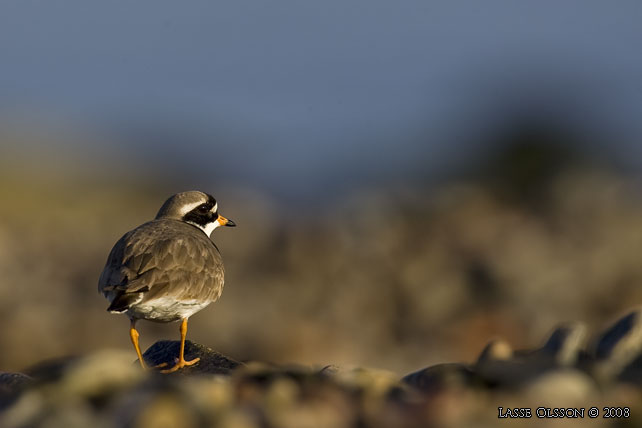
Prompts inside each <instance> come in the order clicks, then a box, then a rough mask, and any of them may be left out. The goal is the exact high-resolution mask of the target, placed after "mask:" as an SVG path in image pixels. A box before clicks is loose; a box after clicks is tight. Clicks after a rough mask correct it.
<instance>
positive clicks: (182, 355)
mask: <svg viewBox="0 0 642 428" xmlns="http://www.w3.org/2000/svg"><path fill="white" fill-rule="evenodd" d="M180 331H181V347H180V351H179V354H178V361H177V362H176V365H175V366H174V367H172V368H171V369H167V370H161V373H172V372H175V371H177V370H178V369H181V368H183V367H185V366H191V365H192V364H196V363H198V361H199V360H200V358H194V359H193V360H191V361H185V337H186V336H187V318H183V321H181V328H180Z"/></svg>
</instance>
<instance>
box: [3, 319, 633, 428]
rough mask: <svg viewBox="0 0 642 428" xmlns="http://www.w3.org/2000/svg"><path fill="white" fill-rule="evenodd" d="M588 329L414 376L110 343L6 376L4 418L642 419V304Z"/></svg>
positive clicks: (60, 421)
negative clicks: (179, 360)
mask: <svg viewBox="0 0 642 428" xmlns="http://www.w3.org/2000/svg"><path fill="white" fill-rule="evenodd" d="M587 333H588V332H587V329H586V328H585V326H583V325H582V324H579V323H578V324H568V325H562V326H560V327H559V328H558V329H556V330H555V331H554V332H553V334H552V335H551V336H550V337H549V338H548V340H546V341H545V343H544V345H543V346H542V347H540V348H538V349H533V350H528V351H514V350H513V349H512V348H511V346H510V344H509V343H507V342H505V341H503V340H501V339H497V340H493V341H491V342H490V343H489V344H488V345H487V346H486V348H485V349H484V350H483V351H482V352H481V354H480V356H479V358H478V359H477V361H475V362H473V363H471V364H460V363H450V364H439V365H434V366H431V367H427V368H425V369H422V370H419V371H417V372H414V373H411V374H408V375H406V376H403V377H401V376H398V375H397V374H395V373H392V372H388V371H384V370H376V369H365V368H341V367H335V366H332V365H329V366H326V367H306V366H274V365H270V364H265V363H259V362H244V363H243V362H237V361H234V360H233V359H231V358H228V357H226V356H223V355H221V354H219V353H217V352H215V351H213V350H211V349H209V348H207V347H205V346H202V345H198V344H195V343H192V342H189V341H188V342H187V346H186V358H188V359H191V358H195V357H197V356H198V357H200V358H201V360H200V362H199V363H198V364H196V365H194V366H191V367H188V368H185V369H184V370H182V371H180V372H177V373H175V374H171V375H163V374H160V373H158V372H156V371H153V370H152V371H149V372H145V371H143V370H141V369H140V366H139V365H138V364H137V363H133V362H132V358H131V355H132V353H131V352H121V351H103V352H97V353H95V354H91V355H87V356H81V357H71V358H64V359H59V360H55V361H46V362H43V363H40V364H38V365H37V366H35V367H31V368H29V369H26V370H25V371H24V373H8V372H4V373H1V374H0V403H1V404H0V426H2V427H6V428H14V427H15V428H17V427H47V428H57V427H60V428H63V427H64V428H75V427H83V428H84V427H94V428H103V427H104V428H108V427H144V428H147V427H150V428H151V427H153V428H159V427H160V428H162V427H186V428H191V427H229V428H254V427H292V428H306V427H332V428H336V427H431V426H435V427H442V426H443V427H447V426H475V427H486V426H508V424H510V426H529V425H530V424H537V425H536V426H556V425H558V424H560V425H564V426H592V427H593V426H618V427H621V426H625V427H626V426H631V427H637V426H641V425H642V309H637V310H634V311H632V312H630V313H629V314H628V315H626V316H624V317H623V318H621V319H619V320H618V321H617V322H616V323H614V324H613V325H612V326H610V327H609V328H607V329H606V330H605V331H604V332H603V333H601V334H598V335H595V336H594V337H595V339H593V340H592V341H589V342H592V343H589V344H587V341H588V340H587V338H588V334H587ZM177 351H178V343H177V342H174V341H161V342H157V343H156V344H154V345H153V346H152V347H150V348H149V349H148V350H147V351H146V352H145V354H144V358H145V360H146V362H147V363H148V364H149V365H150V366H154V365H158V364H161V363H163V362H167V363H172V362H173V358H174V356H175V355H176V354H177ZM381 352H394V350H392V349H385V350H381ZM595 412H596V413H595ZM529 414H530V418H529V417H527V416H528V415H529ZM514 416H522V417H521V418H515V417H514ZM546 416H549V417H546ZM555 416H557V417H555ZM559 416H565V417H564V418H560V417H559ZM570 416H575V417H574V418H572V420H568V419H569V417H570ZM594 416H597V417H594ZM607 416H611V417H607Z"/></svg>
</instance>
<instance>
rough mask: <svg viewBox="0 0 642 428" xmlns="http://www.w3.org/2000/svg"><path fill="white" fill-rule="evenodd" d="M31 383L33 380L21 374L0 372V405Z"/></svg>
mask: <svg viewBox="0 0 642 428" xmlns="http://www.w3.org/2000/svg"><path fill="white" fill-rule="evenodd" d="M32 383H33V378H32V377H31V376H27V375H25V374H22V373H10V372H0V403H1V402H2V401H3V400H5V399H7V398H8V397H11V396H13V395H16V394H18V393H19V392H20V391H22V390H23V389H24V388H25V387H27V386H29V385H31V384H32Z"/></svg>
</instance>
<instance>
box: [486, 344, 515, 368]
mask: <svg viewBox="0 0 642 428" xmlns="http://www.w3.org/2000/svg"><path fill="white" fill-rule="evenodd" d="M512 356H513V348H512V347H511V346H510V344H509V343H508V342H506V341H505V340H503V339H495V340H491V341H490V342H489V343H488V345H486V347H485V348H484V350H483V351H482V352H481V354H480V355H479V358H477V364H478V365H479V364H486V363H488V362H490V361H505V360H508V359H510V358H511V357H512Z"/></svg>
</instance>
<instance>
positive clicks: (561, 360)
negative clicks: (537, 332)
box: [539, 322, 586, 367]
mask: <svg viewBox="0 0 642 428" xmlns="http://www.w3.org/2000/svg"><path fill="white" fill-rule="evenodd" d="M585 341H586V326H585V325H584V324H582V323H579V322H576V323H569V324H566V325H562V326H560V327H558V328H557V329H555V331H553V333H552V334H551V336H550V337H549V339H548V341H546V343H545V344H544V346H543V347H542V348H541V349H540V351H539V352H540V353H541V354H543V356H548V357H550V358H552V359H553V361H554V362H555V363H556V364H557V365H559V366H563V367H568V366H573V365H574V364H576V363H577V361H578V359H579V357H580V354H581V352H582V349H583V346H584V343H585Z"/></svg>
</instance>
